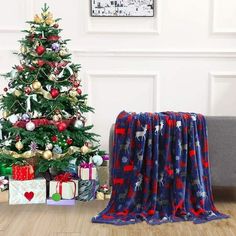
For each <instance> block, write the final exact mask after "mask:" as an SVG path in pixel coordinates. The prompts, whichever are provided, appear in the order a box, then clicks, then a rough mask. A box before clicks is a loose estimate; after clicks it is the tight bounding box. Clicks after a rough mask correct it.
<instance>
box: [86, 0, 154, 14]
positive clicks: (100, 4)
mask: <svg viewBox="0 0 236 236" xmlns="http://www.w3.org/2000/svg"><path fill="white" fill-rule="evenodd" d="M90 15H91V17H154V15H155V0H90Z"/></svg>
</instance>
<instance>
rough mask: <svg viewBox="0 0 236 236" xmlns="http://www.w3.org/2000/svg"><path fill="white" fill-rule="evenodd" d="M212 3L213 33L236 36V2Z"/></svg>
mask: <svg viewBox="0 0 236 236" xmlns="http://www.w3.org/2000/svg"><path fill="white" fill-rule="evenodd" d="M211 1H212V11H213V12H212V21H213V23H212V27H213V29H212V31H213V33H220V34H236V14H235V13H236V1H235V0H211Z"/></svg>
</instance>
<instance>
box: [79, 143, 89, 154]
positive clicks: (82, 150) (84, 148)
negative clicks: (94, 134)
mask: <svg viewBox="0 0 236 236" xmlns="http://www.w3.org/2000/svg"><path fill="white" fill-rule="evenodd" d="M81 152H82V153H83V154H86V153H88V152H89V148H88V147H87V146H86V145H84V146H83V147H81Z"/></svg>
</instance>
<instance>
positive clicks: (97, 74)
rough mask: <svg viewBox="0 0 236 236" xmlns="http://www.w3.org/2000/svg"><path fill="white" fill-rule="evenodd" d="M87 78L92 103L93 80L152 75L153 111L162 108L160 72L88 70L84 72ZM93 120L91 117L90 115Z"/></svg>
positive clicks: (87, 88) (87, 87) (89, 99)
mask: <svg viewBox="0 0 236 236" xmlns="http://www.w3.org/2000/svg"><path fill="white" fill-rule="evenodd" d="M84 75H85V77H84V78H86V81H87V83H86V92H87V93H88V94H90V95H89V98H88V102H89V104H90V105H93V104H92V101H93V96H92V94H93V93H92V91H91V84H92V80H94V79H99V78H104V77H109V78H110V77H111V78H112V77H113V78H117V77H119V78H122V77H129V78H134V79H135V78H140V77H150V78H151V79H152V80H153V97H152V102H153V107H152V109H153V112H154V111H158V110H160V107H161V103H160V92H161V85H160V74H159V73H158V72H143V71H140V72H139V71H126V72H119V71H117V72H115V71H107V70H106V71H87V72H84ZM88 119H89V120H91V117H88Z"/></svg>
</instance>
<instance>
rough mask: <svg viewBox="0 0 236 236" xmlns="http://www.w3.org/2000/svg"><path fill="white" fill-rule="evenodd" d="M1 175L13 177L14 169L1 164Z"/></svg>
mask: <svg viewBox="0 0 236 236" xmlns="http://www.w3.org/2000/svg"><path fill="white" fill-rule="evenodd" d="M0 175H2V176H7V175H12V167H11V166H6V165H5V164H3V163H0Z"/></svg>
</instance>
